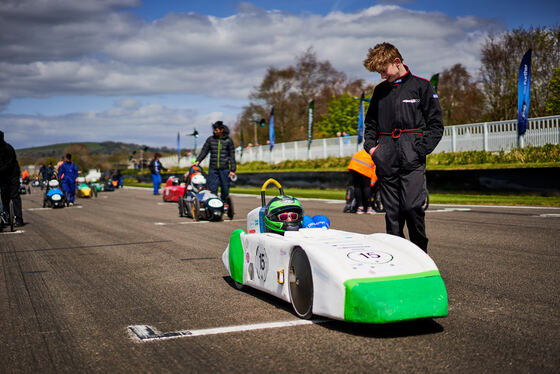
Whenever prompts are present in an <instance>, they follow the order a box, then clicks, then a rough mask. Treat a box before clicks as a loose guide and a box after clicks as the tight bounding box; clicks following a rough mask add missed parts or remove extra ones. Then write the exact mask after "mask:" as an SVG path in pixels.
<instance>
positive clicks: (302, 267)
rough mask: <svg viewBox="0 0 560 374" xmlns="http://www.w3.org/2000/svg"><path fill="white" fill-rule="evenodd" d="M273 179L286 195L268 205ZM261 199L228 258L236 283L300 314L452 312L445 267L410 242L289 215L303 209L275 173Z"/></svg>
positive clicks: (386, 316) (377, 317) (345, 317)
mask: <svg viewBox="0 0 560 374" xmlns="http://www.w3.org/2000/svg"><path fill="white" fill-rule="evenodd" d="M270 183H274V184H275V185H276V186H277V187H278V188H279V190H280V196H277V197H276V198H274V199H272V200H271V201H270V202H269V203H268V204H266V200H265V190H266V187H267V186H268V185H269V184H270ZM261 202H262V205H261V206H260V207H257V208H255V209H253V210H252V211H251V212H249V214H248V215H247V232H245V231H244V230H242V229H238V230H235V231H234V232H233V233H232V234H231V236H230V240H229V245H228V247H227V248H226V250H225V252H224V254H223V256H222V260H223V263H224V265H225V267H226V269H227V270H228V272H229V274H230V275H231V278H232V280H233V282H234V284H235V286H236V287H237V288H242V287H243V286H249V287H252V288H256V289H258V290H261V291H264V292H267V293H269V294H271V295H274V296H276V297H278V298H280V299H282V300H285V301H287V302H289V303H291V304H292V306H293V309H294V311H295V314H296V315H298V316H299V317H300V318H311V316H312V315H313V314H316V315H319V316H324V317H329V318H332V319H336V320H342V321H349V322H362V323H389V322H397V321H404V320H414V319H421V318H435V317H445V316H447V314H448V301H447V291H446V288H445V285H444V283H443V280H442V278H441V275H440V272H439V270H438V268H437V266H436V265H435V263H434V262H433V261H432V259H431V258H430V257H429V256H428V255H427V254H426V253H424V252H423V251H422V250H421V249H420V248H419V247H417V246H416V245H414V244H413V243H411V242H410V241H408V240H406V239H403V238H400V237H397V236H392V235H388V234H370V235H366V234H358V233H353V232H348V231H340V230H333V229H329V228H325V227H323V228H299V225H301V224H302V223H301V221H299V222H297V221H295V222H294V221H292V222H288V221H283V220H287V219H290V218H292V219H295V218H298V220H300V219H301V217H300V216H299V215H300V214H303V208H302V207H301V204H300V203H299V201H297V199H295V198H293V197H291V196H287V195H285V194H284V192H283V190H282V186H281V185H280V184H279V183H278V182H276V181H275V180H274V179H269V180H268V181H266V182H265V183H264V184H263V186H262V189H261ZM304 218H305V217H304ZM294 223H295V226H294Z"/></svg>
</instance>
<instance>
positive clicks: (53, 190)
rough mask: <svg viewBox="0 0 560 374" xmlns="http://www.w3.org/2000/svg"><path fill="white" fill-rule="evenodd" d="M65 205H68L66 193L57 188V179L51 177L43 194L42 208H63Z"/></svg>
mask: <svg viewBox="0 0 560 374" xmlns="http://www.w3.org/2000/svg"><path fill="white" fill-rule="evenodd" d="M65 205H66V206H68V198H67V197H66V194H65V193H64V192H62V190H61V189H60V188H59V184H58V181H57V180H56V179H51V180H50V181H49V182H48V183H47V190H46V191H45V196H43V208H47V207H48V208H64V206H65Z"/></svg>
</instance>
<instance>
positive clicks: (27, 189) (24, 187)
mask: <svg viewBox="0 0 560 374" xmlns="http://www.w3.org/2000/svg"><path fill="white" fill-rule="evenodd" d="M27 193H28V194H31V185H30V184H29V179H22V178H19V194H20V195H25V194H27Z"/></svg>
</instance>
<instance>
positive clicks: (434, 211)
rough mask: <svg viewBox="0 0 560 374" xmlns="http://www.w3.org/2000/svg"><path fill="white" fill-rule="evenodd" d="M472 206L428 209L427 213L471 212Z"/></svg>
mask: <svg viewBox="0 0 560 374" xmlns="http://www.w3.org/2000/svg"><path fill="white" fill-rule="evenodd" d="M471 210H472V209H471V208H444V209H434V210H430V209H428V210H426V213H448V212H470V211H471Z"/></svg>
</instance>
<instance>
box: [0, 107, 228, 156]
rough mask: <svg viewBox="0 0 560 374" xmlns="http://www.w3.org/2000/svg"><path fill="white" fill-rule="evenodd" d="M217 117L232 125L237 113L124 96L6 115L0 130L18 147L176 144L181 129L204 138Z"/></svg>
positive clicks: (181, 131) (2, 117)
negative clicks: (51, 112) (80, 106)
mask: <svg viewBox="0 0 560 374" xmlns="http://www.w3.org/2000/svg"><path fill="white" fill-rule="evenodd" d="M217 120H222V121H224V122H225V123H227V124H231V123H233V122H234V121H235V116H232V115H230V114H227V113H223V112H210V113H198V112H196V111H194V110H189V109H187V110H178V109H176V108H169V107H166V106H163V105H155V104H148V105H141V104H140V103H139V102H138V101H137V100H135V99H123V100H119V101H117V102H115V103H114V106H113V107H112V108H110V109H108V110H105V111H94V110H90V111H85V112H78V113H69V114H65V115H57V116H41V115H2V116H0V129H2V131H4V132H5V133H6V141H7V142H9V143H10V144H12V145H14V146H15V147H16V148H26V147H32V146H36V145H41V144H56V143H67V142H101V141H107V140H114V141H121V142H130V143H139V144H149V145H157V146H164V145H170V144H174V143H175V138H176V136H177V132H178V131H179V132H180V133H181V135H182V136H183V135H185V134H187V133H192V131H193V130H194V129H195V128H196V129H197V130H198V131H199V132H200V135H201V138H203V139H204V138H205V137H207V136H210V135H211V126H210V124H211V123H213V122H215V121H217ZM38 142H39V143H38ZM183 144H184V143H183ZM190 146H192V144H191V145H190ZM199 146H200V144H199Z"/></svg>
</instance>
